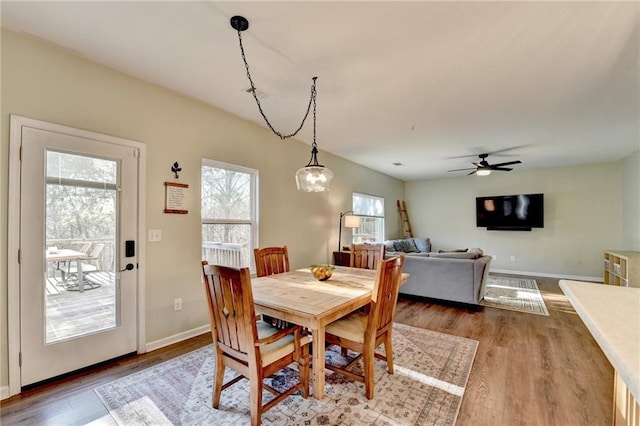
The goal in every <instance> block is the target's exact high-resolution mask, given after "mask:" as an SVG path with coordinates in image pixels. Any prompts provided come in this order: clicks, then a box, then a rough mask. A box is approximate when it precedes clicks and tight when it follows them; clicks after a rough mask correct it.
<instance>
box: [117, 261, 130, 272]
mask: <svg viewBox="0 0 640 426" xmlns="http://www.w3.org/2000/svg"><path fill="white" fill-rule="evenodd" d="M132 269H133V263H127V266H125V267H124V269H121V270H120V272H124V271H130V270H132Z"/></svg>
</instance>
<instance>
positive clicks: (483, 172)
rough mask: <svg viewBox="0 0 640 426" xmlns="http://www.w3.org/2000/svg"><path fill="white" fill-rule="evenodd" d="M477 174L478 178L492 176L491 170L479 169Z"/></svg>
mask: <svg viewBox="0 0 640 426" xmlns="http://www.w3.org/2000/svg"><path fill="white" fill-rule="evenodd" d="M476 174H477V175H478V176H489V175H490V174H491V169H478V170H476Z"/></svg>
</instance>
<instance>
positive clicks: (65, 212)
mask: <svg viewBox="0 0 640 426" xmlns="http://www.w3.org/2000/svg"><path fill="white" fill-rule="evenodd" d="M85 134H88V133H87V132H85ZM88 135H89V137H81V136H77V135H70V134H66V133H65V132H57V131H51V130H43V129H40V128H34V127H28V126H22V127H21V140H22V146H21V150H22V153H21V158H22V161H21V166H20V167H21V170H20V237H19V240H20V243H19V245H20V247H19V250H20V251H19V253H20V256H19V262H20V263H19V281H20V355H21V356H20V358H21V369H20V380H21V386H25V385H29V384H32V383H36V382H39V381H42V380H45V379H48V378H51V377H55V376H58V375H60V374H63V373H66V372H70V371H73V370H77V369H79V368H83V367H86V366H89V365H92V364H96V363H99V362H101V361H105V360H108V359H111V358H114V357H117V356H120V355H124V354H128V353H131V352H135V351H136V349H137V327H136V318H137V302H136V295H137V282H138V277H137V275H138V269H137V265H138V261H137V256H138V247H137V246H138V244H137V241H136V237H137V235H138V229H137V224H138V217H137V216H138V209H137V206H138V201H137V198H138V167H139V165H138V158H139V157H138V151H137V149H134V148H132V147H130V146H122V145H118V144H113V143H108V142H105V141H101V140H97V139H99V138H96V139H92V138H91V137H90V134H88ZM127 265H129V266H128V268H127Z"/></svg>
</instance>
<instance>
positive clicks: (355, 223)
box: [344, 216, 360, 228]
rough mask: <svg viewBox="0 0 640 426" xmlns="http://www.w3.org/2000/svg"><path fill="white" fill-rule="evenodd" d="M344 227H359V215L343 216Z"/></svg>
mask: <svg viewBox="0 0 640 426" xmlns="http://www.w3.org/2000/svg"><path fill="white" fill-rule="evenodd" d="M344 227H345V228H359V227H360V216H345V217H344Z"/></svg>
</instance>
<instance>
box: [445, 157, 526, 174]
mask: <svg viewBox="0 0 640 426" xmlns="http://www.w3.org/2000/svg"><path fill="white" fill-rule="evenodd" d="M488 156H489V154H480V155H479V157H480V162H478V163H476V162H471V164H473V165H474V166H476V167H469V168H466V169H454V170H447V171H448V172H460V171H463V170H473V171H472V172H471V173H469V175H472V174H474V173H475V174H477V175H478V176H487V175H489V174H491V171H492V170H500V171H503V172H510V171H511V170H513V169H512V168H509V167H504V166H511V165H512V164H520V163H522V161H520V160H516V161H507V162H506V163H498V164H489V162H488V161H487V157H488Z"/></svg>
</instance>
